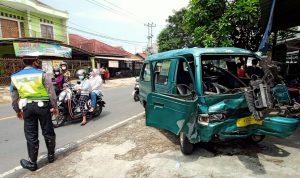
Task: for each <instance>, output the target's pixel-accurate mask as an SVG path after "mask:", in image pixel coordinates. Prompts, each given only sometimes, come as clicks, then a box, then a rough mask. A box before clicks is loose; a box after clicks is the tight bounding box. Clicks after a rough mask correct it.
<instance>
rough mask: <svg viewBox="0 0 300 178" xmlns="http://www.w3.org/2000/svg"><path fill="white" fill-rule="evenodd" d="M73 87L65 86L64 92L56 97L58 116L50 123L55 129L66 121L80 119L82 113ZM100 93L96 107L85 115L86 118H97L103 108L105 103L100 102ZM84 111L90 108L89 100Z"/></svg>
mask: <svg viewBox="0 0 300 178" xmlns="http://www.w3.org/2000/svg"><path fill="white" fill-rule="evenodd" d="M74 87H75V85H72V84H70V85H69V84H65V86H64V90H63V91H62V92H61V93H60V94H59V96H58V103H57V105H58V110H59V115H58V116H57V117H53V118H52V123H53V126H54V127H55V128H57V127H60V126H62V125H64V123H65V122H66V121H74V120H79V119H82V113H81V110H80V107H79V97H80V95H79V94H78V93H77V91H76V90H75V89H74ZM102 97H103V95H102V93H99V94H98V96H97V106H96V108H95V109H94V111H93V112H88V113H87V118H93V117H96V116H99V115H100V114H101V112H102V109H103V107H105V102H104V101H103V100H102ZM85 107H86V109H87V110H89V109H90V108H91V99H89V100H88V102H87V104H86V106H85Z"/></svg>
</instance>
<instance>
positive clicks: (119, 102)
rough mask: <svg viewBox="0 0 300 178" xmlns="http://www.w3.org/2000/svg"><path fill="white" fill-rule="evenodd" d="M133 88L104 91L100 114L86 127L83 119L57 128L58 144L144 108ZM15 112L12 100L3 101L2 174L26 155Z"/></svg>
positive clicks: (0, 119)
mask: <svg viewBox="0 0 300 178" xmlns="http://www.w3.org/2000/svg"><path fill="white" fill-rule="evenodd" d="M132 90H133V87H132V86H128V87H119V88H114V89H108V90H106V91H104V92H103V93H104V101H105V102H106V103H107V104H106V107H105V108H104V109H103V112H102V114H101V115H100V116H99V117H97V118H93V119H91V120H89V122H88V124H87V125H85V126H84V127H82V126H80V123H66V124H65V125H64V126H63V127H60V128H57V129H55V132H56V138H57V148H59V147H62V146H64V145H66V144H68V143H70V142H74V141H77V140H79V139H82V138H84V137H86V136H88V135H90V134H92V133H94V132H97V131H99V130H102V129H105V128H107V127H109V126H112V125H114V124H116V123H118V122H120V121H123V120H125V119H127V118H129V117H132V116H134V115H136V114H139V113H141V112H143V111H144V109H143V107H142V106H141V105H140V103H139V102H134V101H133V97H132V95H131V93H132ZM14 115H15V113H14V111H13V110H12V108H11V106H10V105H9V104H6V105H0V158H1V159H0V174H1V173H4V172H6V171H8V170H11V169H12V168H14V167H16V166H19V160H20V159H21V158H27V149H26V141H25V137H24V132H23V121H21V120H19V119H17V118H16V117H14ZM39 138H40V139H39V140H40V152H39V155H41V154H45V153H47V152H46V147H45V144H44V139H43V136H42V134H41V131H40V134H39Z"/></svg>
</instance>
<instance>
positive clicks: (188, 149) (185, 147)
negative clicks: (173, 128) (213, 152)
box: [179, 132, 194, 155]
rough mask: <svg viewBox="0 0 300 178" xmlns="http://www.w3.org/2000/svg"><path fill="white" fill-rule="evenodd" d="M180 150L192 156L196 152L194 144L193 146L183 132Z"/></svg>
mask: <svg viewBox="0 0 300 178" xmlns="http://www.w3.org/2000/svg"><path fill="white" fill-rule="evenodd" d="M179 140H180V150H181V152H182V153H183V154H185V155H190V154H192V153H193V151H194V144H192V143H191V142H190V141H189V139H188V138H187V137H186V135H185V134H184V133H183V132H180V135H179Z"/></svg>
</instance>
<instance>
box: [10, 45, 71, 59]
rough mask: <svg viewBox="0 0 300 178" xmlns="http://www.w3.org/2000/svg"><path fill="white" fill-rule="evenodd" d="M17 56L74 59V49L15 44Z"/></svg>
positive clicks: (59, 46)
mask: <svg viewBox="0 0 300 178" xmlns="http://www.w3.org/2000/svg"><path fill="white" fill-rule="evenodd" d="M14 49H15V54H16V56H17V57H22V56H52V57H63V58H72V49H71V48H68V47H64V46H61V45H57V44H47V43H30V42H15V43H14Z"/></svg>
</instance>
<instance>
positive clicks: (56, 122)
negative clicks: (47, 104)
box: [52, 113, 66, 128]
mask: <svg viewBox="0 0 300 178" xmlns="http://www.w3.org/2000/svg"><path fill="white" fill-rule="evenodd" d="M65 122H66V116H65V115H63V114H61V113H60V114H59V116H57V117H54V116H52V124H53V127H54V128H57V127H60V126H62V125H64V123H65Z"/></svg>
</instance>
